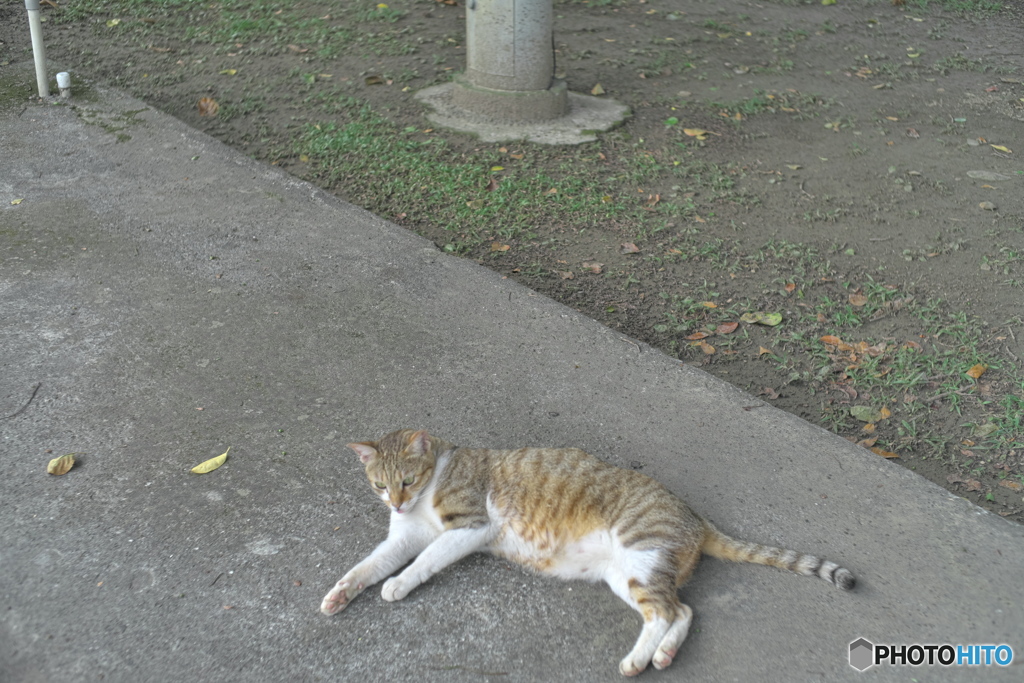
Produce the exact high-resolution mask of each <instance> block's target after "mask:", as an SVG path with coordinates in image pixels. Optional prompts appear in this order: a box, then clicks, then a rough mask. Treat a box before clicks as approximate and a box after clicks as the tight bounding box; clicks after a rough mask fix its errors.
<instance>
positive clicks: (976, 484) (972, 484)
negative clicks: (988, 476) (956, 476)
mask: <svg viewBox="0 0 1024 683" xmlns="http://www.w3.org/2000/svg"><path fill="white" fill-rule="evenodd" d="M964 483H965V484H967V490H968V491H980V490H981V482H980V481H978V480H977V479H964Z"/></svg>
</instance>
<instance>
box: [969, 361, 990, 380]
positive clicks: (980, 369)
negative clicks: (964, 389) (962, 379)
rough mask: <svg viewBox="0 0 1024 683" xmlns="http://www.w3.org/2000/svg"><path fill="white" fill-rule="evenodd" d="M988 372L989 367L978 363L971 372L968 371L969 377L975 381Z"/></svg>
mask: <svg viewBox="0 0 1024 683" xmlns="http://www.w3.org/2000/svg"><path fill="white" fill-rule="evenodd" d="M986 370H988V366H987V365H983V364H981V363H978V364H977V365H975V366H973V367H972V368H971V369H970V370H968V371H967V376H968V377H973V378H974V379H978V378H979V377H981V376H982V375H984V374H985V371H986Z"/></svg>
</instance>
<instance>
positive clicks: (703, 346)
mask: <svg viewBox="0 0 1024 683" xmlns="http://www.w3.org/2000/svg"><path fill="white" fill-rule="evenodd" d="M697 343H698V344H699V345H700V350H701V351H703V352H704V353H705V354H707V355H709V356H710V355H711V354H713V353H714V352H715V347H714V346H712V345H711V344H708V343H707V342H705V341H702V342H697Z"/></svg>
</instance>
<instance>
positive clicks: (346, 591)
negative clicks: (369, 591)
mask: <svg viewBox="0 0 1024 683" xmlns="http://www.w3.org/2000/svg"><path fill="white" fill-rule="evenodd" d="M363 588H364V586H363V585H362V584H361V583H356V582H355V581H353V580H349V579H347V578H344V579H342V580H341V581H339V582H338V583H336V584H335V585H334V588H332V589H331V592H330V593H328V594H327V595H325V596H324V599H323V601H322V602H321V603H320V611H321V612H323V613H324V614H326V615H328V616H330V615H332V614H337V613H338V612H340V611H341V610H343V609H345V608H346V607H348V603H350V602H352V598H354V597H356V596H357V595H359V594H360V593H362V592H363Z"/></svg>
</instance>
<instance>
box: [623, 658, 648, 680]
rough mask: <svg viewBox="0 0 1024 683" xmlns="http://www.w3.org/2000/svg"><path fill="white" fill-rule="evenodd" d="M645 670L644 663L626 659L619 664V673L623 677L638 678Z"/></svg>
mask: <svg viewBox="0 0 1024 683" xmlns="http://www.w3.org/2000/svg"><path fill="white" fill-rule="evenodd" d="M646 668H647V663H646V662H642V663H641V662H635V661H633V659H632V658H630V657H626V658H625V659H623V660H622V661H621V662H619V673H620V674H622V675H623V676H630V677H632V676H639V675H640V674H641V673H643V670H644V669H646Z"/></svg>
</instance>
